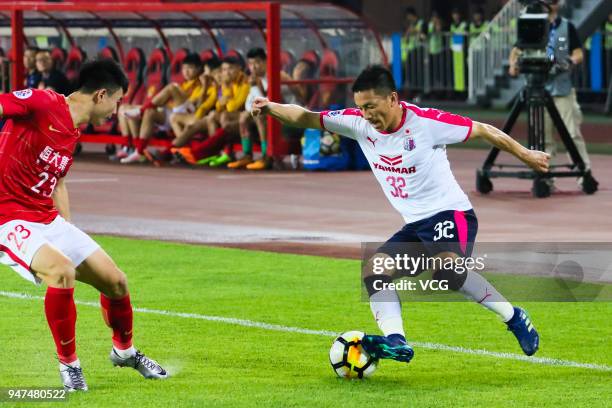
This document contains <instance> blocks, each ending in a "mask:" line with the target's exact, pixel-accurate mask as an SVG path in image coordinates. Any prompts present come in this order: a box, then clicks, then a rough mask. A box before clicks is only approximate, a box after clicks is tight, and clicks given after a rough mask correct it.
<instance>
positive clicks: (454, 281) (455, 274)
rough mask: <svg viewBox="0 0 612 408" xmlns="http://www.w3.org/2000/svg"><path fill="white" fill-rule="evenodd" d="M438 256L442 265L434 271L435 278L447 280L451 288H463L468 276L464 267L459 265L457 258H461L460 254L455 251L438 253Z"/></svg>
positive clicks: (455, 289)
mask: <svg viewBox="0 0 612 408" xmlns="http://www.w3.org/2000/svg"><path fill="white" fill-rule="evenodd" d="M437 258H439V259H441V262H440V266H441V267H440V268H438V269H437V270H436V271H435V272H434V274H433V279H435V280H437V281H446V283H447V285H448V288H449V289H450V290H453V291H457V290H459V289H461V288H462V287H463V284H464V283H465V280H466V278H467V271H466V270H465V268H463V267H461V268H459V267H457V263H456V260H457V259H460V257H459V255H457V254H455V253H453V252H444V253H441V254H438V255H437Z"/></svg>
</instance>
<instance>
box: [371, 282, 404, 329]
mask: <svg viewBox="0 0 612 408" xmlns="http://www.w3.org/2000/svg"><path fill="white" fill-rule="evenodd" d="M370 309H372V314H373V315H374V319H375V320H376V323H377V324H378V327H379V328H380V330H381V331H382V332H383V334H384V335H385V336H388V335H390V334H395V333H399V334H401V335H402V336H404V337H406V335H405V334H404V323H403V322H402V304H401V303H400V300H399V297H398V296H397V292H396V291H395V290H381V291H379V292H376V293H374V294H373V295H372V296H370Z"/></svg>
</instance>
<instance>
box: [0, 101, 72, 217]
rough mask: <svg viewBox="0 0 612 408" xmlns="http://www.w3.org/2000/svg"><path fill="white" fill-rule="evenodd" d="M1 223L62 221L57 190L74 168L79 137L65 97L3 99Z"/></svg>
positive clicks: (0, 138) (0, 144)
mask: <svg viewBox="0 0 612 408" xmlns="http://www.w3.org/2000/svg"><path fill="white" fill-rule="evenodd" d="M0 105H2V111H3V113H2V118H3V119H5V120H7V122H6V124H5V125H4V127H3V128H2V130H1V131H0V225H2V224H4V223H6V222H8V221H11V220H24V221H30V222H39V223H43V224H48V223H50V222H51V221H53V220H54V219H55V217H57V214H58V211H57V209H56V208H55V204H54V203H53V198H52V194H53V190H54V189H55V186H56V185H57V182H58V180H59V179H60V178H62V177H64V176H65V175H66V173H67V172H68V169H69V168H70V166H71V165H72V152H73V151H74V147H75V145H76V142H77V140H78V138H79V136H80V132H79V130H78V129H75V127H74V123H73V121H72V117H71V116H70V110H69V108H68V104H67V103H66V99H65V97H64V96H63V95H60V94H58V93H56V92H53V91H51V90H37V89H24V90H22V91H15V92H12V93H8V94H1V95H0Z"/></svg>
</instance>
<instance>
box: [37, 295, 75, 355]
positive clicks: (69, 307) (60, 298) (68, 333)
mask: <svg viewBox="0 0 612 408" xmlns="http://www.w3.org/2000/svg"><path fill="white" fill-rule="evenodd" d="M45 315H46V316H47V323H48V324H49V328H50V329H51V334H53V340H54V341H55V346H56V348H57V356H58V358H59V360H60V361H61V362H63V363H67V364H68V363H72V362H73V361H75V360H76V359H77V355H76V340H75V325H76V307H75V306H74V288H67V289H64V288H52V287H48V288H47V293H46V295H45Z"/></svg>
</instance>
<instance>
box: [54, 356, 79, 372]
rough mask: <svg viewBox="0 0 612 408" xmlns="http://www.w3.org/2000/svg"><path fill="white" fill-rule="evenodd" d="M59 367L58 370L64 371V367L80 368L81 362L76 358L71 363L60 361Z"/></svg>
mask: <svg viewBox="0 0 612 408" xmlns="http://www.w3.org/2000/svg"><path fill="white" fill-rule="evenodd" d="M59 366H60V370H61V369H64V370H66V367H65V366H69V367H80V366H81V362H80V361H79V359H78V358H77V359H76V360H74V361H73V362H72V363H62V362H61V361H60V364H59Z"/></svg>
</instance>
